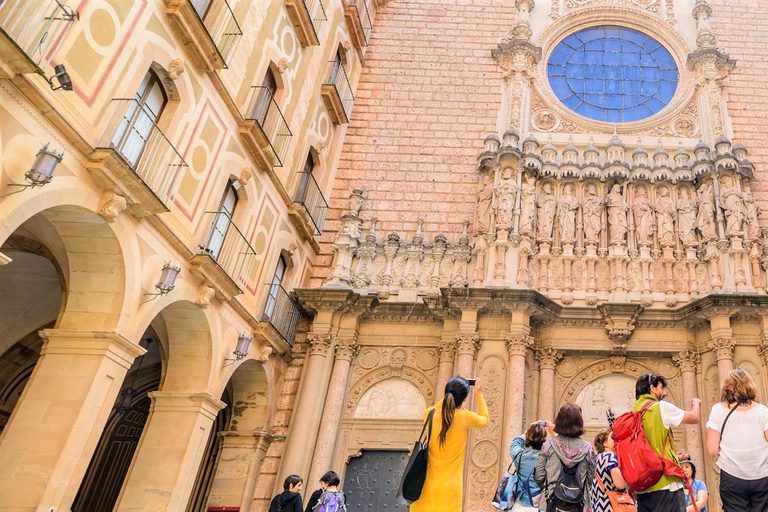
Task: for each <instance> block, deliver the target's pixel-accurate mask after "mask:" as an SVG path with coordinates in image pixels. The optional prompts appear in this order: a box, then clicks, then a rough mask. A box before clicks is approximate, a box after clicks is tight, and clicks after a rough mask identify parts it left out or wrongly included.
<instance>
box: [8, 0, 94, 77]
mask: <svg viewBox="0 0 768 512" xmlns="http://www.w3.org/2000/svg"><path fill="white" fill-rule="evenodd" d="M78 17H79V14H78V13H77V12H75V11H73V10H72V9H71V8H70V7H68V6H67V5H64V4H63V3H61V2H60V1H59V0H5V1H4V2H2V1H0V78H13V77H14V76H16V75H21V74H25V73H41V74H44V73H46V72H47V71H46V70H45V68H47V67H52V66H51V60H52V59H53V57H54V56H55V55H56V50H58V48H59V45H60V44H61V42H62V41H63V40H64V38H65V36H66V35H67V32H68V31H69V29H70V28H71V27H72V22H73V21H75V20H76V19H78Z"/></svg>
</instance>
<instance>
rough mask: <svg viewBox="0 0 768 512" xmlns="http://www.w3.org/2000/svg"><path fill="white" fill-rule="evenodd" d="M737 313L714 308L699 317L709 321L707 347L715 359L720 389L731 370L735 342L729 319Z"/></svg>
mask: <svg viewBox="0 0 768 512" xmlns="http://www.w3.org/2000/svg"><path fill="white" fill-rule="evenodd" d="M738 312H739V309H738V308H720V307H716V308H712V309H711V310H709V311H705V312H704V313H702V315H701V316H702V317H704V318H706V319H707V320H709V325H710V331H709V333H710V334H709V335H710V339H709V341H708V342H707V345H708V346H709V348H710V350H712V351H714V352H715V356H716V357H717V374H718V381H719V383H720V386H721V387H722V385H723V381H725V377H726V376H727V375H728V372H729V371H730V370H732V369H733V351H734V349H735V348H736V341H735V340H734V339H733V329H731V317H732V316H733V315H735V314H736V313H738Z"/></svg>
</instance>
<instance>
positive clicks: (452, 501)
mask: <svg viewBox="0 0 768 512" xmlns="http://www.w3.org/2000/svg"><path fill="white" fill-rule="evenodd" d="M476 396H477V411H478V412H477V413H474V412H472V411H465V410H464V409H456V412H455V413H454V416H453V422H452V423H451V428H450V429H448V434H447V435H446V438H445V446H443V447H441V446H440V440H439V439H438V436H439V435H440V428H441V427H442V424H443V421H442V405H443V401H442V400H440V401H439V402H438V403H437V404H435V408H437V412H435V416H434V418H433V419H432V439H431V440H430V442H429V452H428V454H429V456H428V457H427V479H426V481H425V482H424V488H423V489H422V491H421V497H420V498H419V499H418V500H417V501H414V502H413V503H411V512H461V502H462V491H463V487H464V453H465V452H466V450H467V438H468V437H469V430H470V429H473V428H485V427H487V426H488V406H487V405H486V404H485V398H483V395H476ZM430 409H431V408H430ZM430 409H427V410H426V411H425V412H424V419H426V417H427V414H429V411H430Z"/></svg>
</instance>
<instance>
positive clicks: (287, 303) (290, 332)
mask: <svg viewBox="0 0 768 512" xmlns="http://www.w3.org/2000/svg"><path fill="white" fill-rule="evenodd" d="M267 286H268V287H269V293H268V295H267V303H266V304H265V305H264V313H263V314H262V315H261V320H262V322H269V324H270V325H271V326H272V327H274V328H275V330H276V331H277V332H278V333H280V336H282V337H283V339H284V340H285V341H286V342H287V343H288V344H289V345H290V346H293V343H294V342H295V341H296V330H297V329H298V327H299V320H300V319H301V315H302V310H301V307H299V303H298V302H296V300H295V299H294V298H293V297H291V296H290V294H289V293H288V292H287V291H285V289H284V288H283V287H282V286H280V284H278V283H268V284H267Z"/></svg>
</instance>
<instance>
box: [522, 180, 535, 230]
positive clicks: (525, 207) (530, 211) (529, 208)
mask: <svg viewBox="0 0 768 512" xmlns="http://www.w3.org/2000/svg"><path fill="white" fill-rule="evenodd" d="M535 218H536V178H535V177H534V176H526V178H525V179H524V180H523V183H522V190H521V192H520V234H521V235H530V236H533V235H534V227H533V221H534V219H535Z"/></svg>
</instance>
